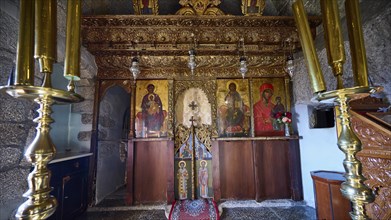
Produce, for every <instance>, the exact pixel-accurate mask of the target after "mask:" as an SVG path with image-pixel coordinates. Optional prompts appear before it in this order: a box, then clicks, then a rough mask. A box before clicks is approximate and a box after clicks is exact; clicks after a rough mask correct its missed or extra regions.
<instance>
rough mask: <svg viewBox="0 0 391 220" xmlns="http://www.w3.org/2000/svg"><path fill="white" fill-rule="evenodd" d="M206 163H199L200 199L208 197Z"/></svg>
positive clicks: (203, 161)
mask: <svg viewBox="0 0 391 220" xmlns="http://www.w3.org/2000/svg"><path fill="white" fill-rule="evenodd" d="M207 165H208V163H207V162H206V160H201V161H200V168H199V170H198V185H199V187H200V197H202V198H207V197H208V168H207Z"/></svg>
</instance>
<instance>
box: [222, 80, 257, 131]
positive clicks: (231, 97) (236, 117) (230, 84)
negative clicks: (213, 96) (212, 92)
mask: <svg viewBox="0 0 391 220" xmlns="http://www.w3.org/2000/svg"><path fill="white" fill-rule="evenodd" d="M217 84H218V85H217V105H218V114H217V115H218V127H219V134H220V136H221V137H233V136H236V137H238V136H239V137H243V136H248V135H249V130H250V123H249V121H250V108H249V96H248V81H247V80H218V81H217Z"/></svg>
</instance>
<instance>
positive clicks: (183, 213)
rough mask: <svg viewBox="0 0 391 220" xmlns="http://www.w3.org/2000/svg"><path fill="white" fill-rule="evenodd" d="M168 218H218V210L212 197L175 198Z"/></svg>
mask: <svg viewBox="0 0 391 220" xmlns="http://www.w3.org/2000/svg"><path fill="white" fill-rule="evenodd" d="M168 219H169V220H190V219H197V220H207V219H210V220H219V219H220V217H219V211H218V209H217V205H216V203H215V202H214V201H213V200H212V199H197V200H179V201H178V200H177V201H175V202H174V204H173V205H172V207H171V211H170V216H169V217H168Z"/></svg>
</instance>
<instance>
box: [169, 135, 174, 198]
mask: <svg viewBox="0 0 391 220" xmlns="http://www.w3.org/2000/svg"><path fill="white" fill-rule="evenodd" d="M174 178H175V175H174V142H173V141H168V147H167V204H172V203H173V202H174V201H175V192H174V190H175V189H174V187H175V186H174V182H175V180H174Z"/></svg>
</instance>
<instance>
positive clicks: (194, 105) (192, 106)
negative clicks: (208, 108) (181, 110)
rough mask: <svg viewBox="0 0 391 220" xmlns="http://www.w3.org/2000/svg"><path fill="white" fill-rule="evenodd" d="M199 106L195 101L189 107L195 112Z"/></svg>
mask: <svg viewBox="0 0 391 220" xmlns="http://www.w3.org/2000/svg"><path fill="white" fill-rule="evenodd" d="M197 106H198V105H197V104H196V103H195V102H194V101H191V103H190V104H189V107H190V108H191V110H194V109H195V108H196V107H197Z"/></svg>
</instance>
